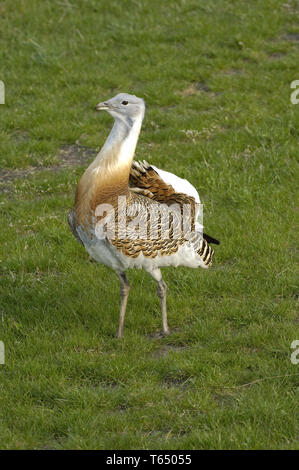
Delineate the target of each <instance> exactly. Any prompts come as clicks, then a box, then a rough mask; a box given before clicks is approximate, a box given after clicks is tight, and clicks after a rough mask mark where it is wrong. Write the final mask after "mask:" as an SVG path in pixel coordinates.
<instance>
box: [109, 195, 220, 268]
mask: <svg viewBox="0 0 299 470" xmlns="http://www.w3.org/2000/svg"><path fill="white" fill-rule="evenodd" d="M163 206H164V207H165V206H167V205H166V204H161V203H160V202H159V201H157V200H154V199H153V197H148V196H147V195H144V194H142V193H140V192H139V191H137V192H136V191H132V192H131V194H130V198H129V201H128V202H127V205H126V223H125V224H124V225H123V226H122V225H120V224H119V223H116V225H115V228H116V232H115V235H116V236H114V237H113V238H112V237H111V238H109V237H108V241H109V242H110V243H111V244H112V245H113V246H114V247H115V248H116V249H117V250H119V251H121V252H122V253H123V254H124V255H125V256H127V257H129V258H137V257H138V256H139V254H141V253H142V255H143V256H144V257H146V258H151V259H155V258H157V259H158V258H160V259H161V257H166V258H168V257H171V256H172V255H174V254H176V253H178V252H179V250H180V248H181V247H185V248H186V250H187V251H188V253H187V252H185V254H186V253H187V254H188V256H191V257H192V258H193V259H194V262H195V266H193V267H198V266H202V267H208V266H210V265H211V263H212V257H213V253H214V250H213V249H212V248H211V247H210V246H209V244H208V242H207V241H206V240H205V238H204V237H203V235H202V233H201V232H200V231H198V230H196V228H195V227H194V214H192V211H190V212H189V213H188V214H187V215H185V216H183V217H185V218H184V222H183V221H182V217H181V211H182V206H181V204H178V203H177V204H176V205H175V207H173V206H172V207H170V212H169V214H168V213H167V209H166V212H164V210H165V209H164V207H163ZM155 209H156V210H155ZM164 216H166V217H164ZM115 220H116V221H119V220H120V215H119V213H118V212H117V213H116V214H115ZM185 261H186V260H185V259H184V257H182V258H181V259H180V260H178V262H177V264H176V265H184V263H185Z"/></svg>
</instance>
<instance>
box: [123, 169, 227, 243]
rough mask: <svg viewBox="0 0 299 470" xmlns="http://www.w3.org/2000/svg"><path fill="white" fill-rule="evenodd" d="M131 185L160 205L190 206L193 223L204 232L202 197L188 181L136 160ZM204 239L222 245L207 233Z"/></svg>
mask: <svg viewBox="0 0 299 470" xmlns="http://www.w3.org/2000/svg"><path fill="white" fill-rule="evenodd" d="M129 185H130V189H131V191H134V192H135V193H139V194H142V195H143V196H146V197H148V198H150V199H153V200H155V201H157V202H160V203H164V204H167V205H171V204H174V203H178V204H180V205H183V204H190V205H191V211H192V216H193V217H194V221H193V222H194V223H195V224H196V229H197V230H198V231H200V232H202V230H203V226H202V225H201V224H200V223H199V222H198V218H199V214H200V197H199V194H198V192H197V190H196V189H195V187H194V186H193V185H192V184H191V183H190V182H189V181H187V180H186V179H182V178H179V177H178V176H176V175H174V174H173V173H169V172H168V171H164V170H161V169H160V168H157V167H155V166H154V165H150V164H149V163H147V162H146V161H145V160H144V161H143V162H141V161H139V162H137V161H135V160H134V161H133V163H132V168H131V172H130V179H129ZM203 237H204V239H205V240H206V241H207V242H208V243H214V244H215V245H219V244H220V242H219V241H218V240H216V239H215V238H213V237H211V236H209V235H207V234H206V233H203Z"/></svg>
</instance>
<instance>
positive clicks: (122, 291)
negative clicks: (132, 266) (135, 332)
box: [117, 272, 130, 338]
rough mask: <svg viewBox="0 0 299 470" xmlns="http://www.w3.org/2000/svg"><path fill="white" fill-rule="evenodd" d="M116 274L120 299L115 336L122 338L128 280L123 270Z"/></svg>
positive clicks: (128, 288)
mask: <svg viewBox="0 0 299 470" xmlns="http://www.w3.org/2000/svg"><path fill="white" fill-rule="evenodd" d="M117 275H118V278H119V282H120V299H121V304H120V315H119V325H118V330H117V337H118V338H122V337H123V334H124V322H125V314H126V307H127V300H128V297H129V292H130V284H129V282H128V279H127V276H126V273H125V272H123V273H117Z"/></svg>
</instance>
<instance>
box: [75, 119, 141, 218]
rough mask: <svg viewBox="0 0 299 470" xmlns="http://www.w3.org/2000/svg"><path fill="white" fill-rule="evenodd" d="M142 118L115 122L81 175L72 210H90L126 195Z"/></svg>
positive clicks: (116, 120)
mask: <svg viewBox="0 0 299 470" xmlns="http://www.w3.org/2000/svg"><path fill="white" fill-rule="evenodd" d="M141 124H142V117H140V119H136V120H134V121H127V120H120V119H118V118H117V119H115V122H114V125H113V127H112V130H111V132H110V134H109V136H108V138H107V140H106V142H105V144H104V146H103V147H102V149H101V151H100V152H99V153H98V155H97V156H96V158H95V160H94V161H93V162H92V163H91V165H90V166H89V167H88V168H87V170H86V171H85V173H84V174H83V176H82V178H81V180H80V182H79V184H78V187H77V193H76V202H75V206H76V210H77V212H80V213H81V212H82V211H86V210H88V207H90V208H91V210H95V208H96V207H97V206H98V205H99V204H101V203H107V202H108V203H109V202H110V201H114V200H115V199H117V196H119V195H123V194H126V193H127V192H128V182H129V176H130V170H131V166H132V160H133V157H134V153H135V148H136V144H137V141H138V136H139V133H140V129H141Z"/></svg>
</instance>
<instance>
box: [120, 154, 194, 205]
mask: <svg viewBox="0 0 299 470" xmlns="http://www.w3.org/2000/svg"><path fill="white" fill-rule="evenodd" d="M129 185H130V189H131V190H133V191H135V192H138V193H139V194H143V195H144V196H146V197H149V198H150V199H154V200H155V201H158V202H161V203H166V204H171V203H174V202H178V203H182V202H183V201H184V200H186V201H188V202H189V203H191V204H200V199H199V195H198V192H197V191H196V189H195V188H194V186H192V184H191V183H189V181H187V180H183V179H182V178H179V177H178V176H176V175H174V174H173V173H169V172H168V171H164V170H160V168H157V167H155V166H153V165H149V164H148V163H147V162H146V161H143V162H137V161H135V160H134V161H133V163H132V168H131V172H130V180H129Z"/></svg>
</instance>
